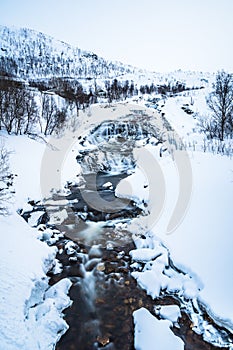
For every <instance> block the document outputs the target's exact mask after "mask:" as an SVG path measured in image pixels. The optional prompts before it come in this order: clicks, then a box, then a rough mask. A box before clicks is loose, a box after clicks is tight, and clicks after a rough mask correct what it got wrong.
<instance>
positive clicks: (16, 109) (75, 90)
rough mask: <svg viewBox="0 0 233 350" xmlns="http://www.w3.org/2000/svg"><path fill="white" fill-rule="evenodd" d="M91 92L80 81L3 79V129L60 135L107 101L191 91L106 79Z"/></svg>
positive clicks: (177, 86)
mask: <svg viewBox="0 0 233 350" xmlns="http://www.w3.org/2000/svg"><path fill="white" fill-rule="evenodd" d="M85 82H86V84H87V82H89V83H90V84H89V85H90V86H89V87H88V89H86V88H84V86H83V85H82V84H81V83H80V81H78V80H77V79H72V78H58V77H54V78H51V79H41V80H31V81H30V80H29V82H28V83H27V84H25V83H23V82H20V81H16V80H13V79H9V78H8V79H7V78H2V79H0V129H2V128H5V129H6V131H7V132H8V133H14V134H16V135H19V134H28V133H31V132H33V130H38V128H39V130H40V132H41V133H44V134H45V135H51V134H54V133H59V132H60V131H61V130H62V129H63V128H64V127H65V126H66V124H67V123H69V119H70V117H71V115H73V116H74V115H75V116H76V117H78V114H79V110H85V109H86V108H88V107H89V106H90V105H91V104H94V103H97V102H99V101H103V100H106V101H108V102H109V103H111V102H115V101H121V100H125V99H127V98H130V97H133V96H138V95H143V94H152V93H156V94H161V95H166V94H170V93H178V92H182V91H184V90H187V88H186V87H185V85H184V84H182V83H179V82H176V84H174V85H171V84H168V85H155V84H153V83H152V84H151V85H141V86H140V87H138V86H137V85H136V84H135V83H134V82H133V81H129V80H126V81H119V80H117V79H113V80H112V81H109V80H106V81H105V83H104V87H99V86H97V84H96V81H95V80H88V81H87V80H85Z"/></svg>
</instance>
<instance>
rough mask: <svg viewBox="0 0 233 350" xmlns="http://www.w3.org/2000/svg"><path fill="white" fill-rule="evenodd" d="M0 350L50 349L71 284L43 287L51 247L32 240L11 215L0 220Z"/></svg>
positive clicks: (20, 221) (60, 327)
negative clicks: (0, 240)
mask: <svg viewBox="0 0 233 350" xmlns="http://www.w3.org/2000/svg"><path fill="white" fill-rule="evenodd" d="M0 220H1V223H0V224H1V234H2V242H1V255H0V275H1V281H0V289H1V303H0V349H2V350H17V349H24V350H31V349H35V350H37V349H38V350H39V349H51V350H52V349H54V344H55V342H56V341H57V340H58V339H59V338H60V337H61V335H62V334H63V333H64V332H65V331H66V330H67V328H68V326H67V324H66V323H65V321H64V320H63V318H62V310H63V309H64V308H66V307H68V306H69V305H70V299H69V298H68V297H67V295H66V294H67V293H68V290H69V288H70V285H71V282H70V281H69V280H66V279H65V280H62V281H60V282H59V283H57V284H56V285H54V286H53V287H50V288H49V285H48V278H47V277H46V272H47V271H48V270H50V269H51V268H52V267H53V265H54V259H55V254H56V248H55V247H54V248H52V247H48V246H47V244H45V243H43V242H41V241H39V240H38V239H37V232H36V229H32V228H30V227H29V225H28V224H27V223H26V222H24V220H23V219H22V218H21V217H19V216H18V215H17V214H12V215H10V216H8V217H1V218H0Z"/></svg>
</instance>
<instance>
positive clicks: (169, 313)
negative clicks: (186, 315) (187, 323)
mask: <svg viewBox="0 0 233 350" xmlns="http://www.w3.org/2000/svg"><path fill="white" fill-rule="evenodd" d="M155 312H156V314H158V315H159V316H160V317H161V318H163V319H165V320H169V321H171V322H172V323H175V322H177V320H178V318H179V317H181V313H180V308H179V306H178V305H166V306H156V310H155Z"/></svg>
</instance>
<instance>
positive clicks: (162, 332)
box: [133, 308, 184, 350]
mask: <svg viewBox="0 0 233 350" xmlns="http://www.w3.org/2000/svg"><path fill="white" fill-rule="evenodd" d="M133 317H134V323H135V335H134V339H135V344H134V346H135V349H136V350H154V349H159V350H171V349H172V350H182V349H184V343H183V341H182V340H181V339H180V338H178V337H177V336H175V335H174V334H173V333H172V331H171V329H170V327H171V326H172V323H171V322H170V321H167V320H157V319H156V318H155V317H154V316H152V315H151V313H150V312H149V311H148V310H146V309H145V308H141V309H139V310H137V311H135V312H134V313H133Z"/></svg>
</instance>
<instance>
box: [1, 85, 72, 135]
mask: <svg viewBox="0 0 233 350" xmlns="http://www.w3.org/2000/svg"><path fill="white" fill-rule="evenodd" d="M67 112H68V105H66V104H63V105H62V107H59V105H58V101H57V98H56V96H55V95H52V94H46V93H43V94H38V91H36V90H33V89H30V88H28V87H27V86H25V85H23V84H20V83H17V82H12V81H0V130H1V129H3V128H4V129H5V130H6V131H7V132H8V133H9V134H12V133H14V134H16V135H21V134H28V133H31V132H33V131H34V130H38V127H39V129H40V131H41V132H42V133H44V134H45V135H51V134H52V133H55V132H59V131H60V130H61V129H62V127H63V126H64V124H65V122H66V120H67Z"/></svg>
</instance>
